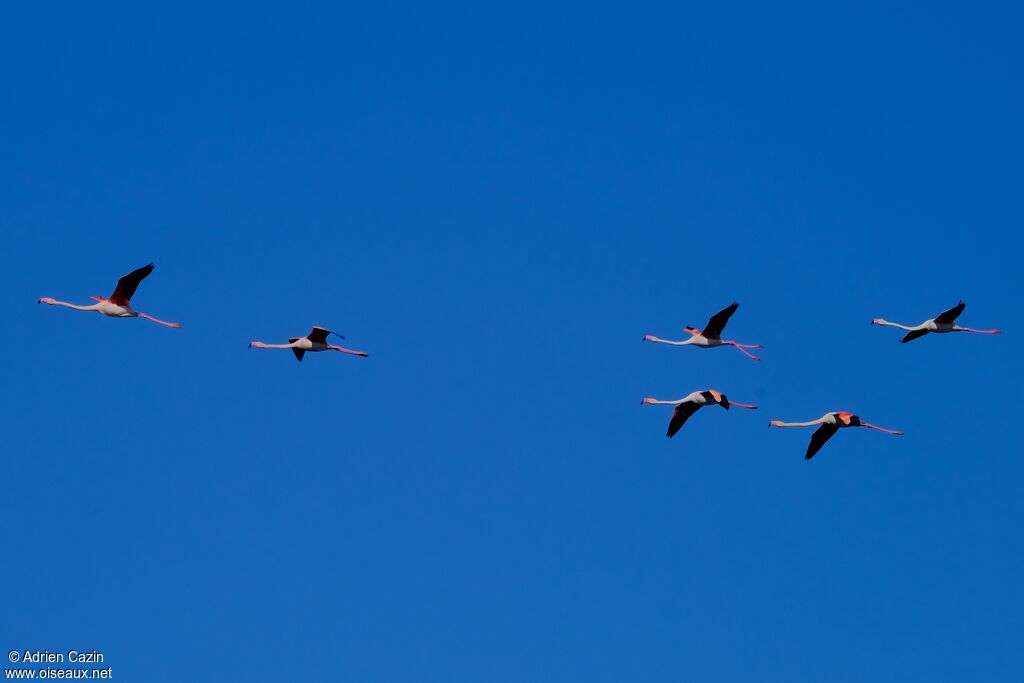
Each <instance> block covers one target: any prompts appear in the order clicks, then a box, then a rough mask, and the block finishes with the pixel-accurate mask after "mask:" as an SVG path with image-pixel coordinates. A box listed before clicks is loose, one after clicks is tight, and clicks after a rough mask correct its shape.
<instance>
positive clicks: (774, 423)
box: [768, 420, 782, 427]
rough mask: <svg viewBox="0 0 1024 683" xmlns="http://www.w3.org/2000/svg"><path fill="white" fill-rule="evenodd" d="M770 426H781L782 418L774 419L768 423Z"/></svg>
mask: <svg viewBox="0 0 1024 683" xmlns="http://www.w3.org/2000/svg"><path fill="white" fill-rule="evenodd" d="M768 426H769V427H781V426H782V420H772V421H771V422H769V423H768Z"/></svg>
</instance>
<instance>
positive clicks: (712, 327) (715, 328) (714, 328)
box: [701, 302, 740, 339]
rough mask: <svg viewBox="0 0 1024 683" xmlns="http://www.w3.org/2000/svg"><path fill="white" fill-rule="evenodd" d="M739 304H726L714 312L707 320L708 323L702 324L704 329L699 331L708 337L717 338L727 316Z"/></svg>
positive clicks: (734, 310)
mask: <svg viewBox="0 0 1024 683" xmlns="http://www.w3.org/2000/svg"><path fill="white" fill-rule="evenodd" d="M739 307H740V305H739V304H738V303H736V302H733V303H732V304H731V305H729V306H726V307H725V308H723V309H722V310H720V311H719V312H718V313H715V314H714V315H713V316H711V318H710V319H709V320H708V324H707V325H705V326H704V330H703V331H702V332H701V334H703V335H704V336H705V337H706V338H708V339H719V338H720V337H721V335H722V330H724V329H725V324H726V323H727V322H729V318H730V317H731V316H732V314H733V313H735V312H736V309H737V308H739Z"/></svg>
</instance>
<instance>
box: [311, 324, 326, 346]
mask: <svg viewBox="0 0 1024 683" xmlns="http://www.w3.org/2000/svg"><path fill="white" fill-rule="evenodd" d="M330 333H331V331H330V330H325V329H324V328H322V327H314V328H313V331H312V332H310V333H309V334H307V335H306V339H308V340H309V341H311V342H313V343H314V344H326V343H327V335H329V334H330Z"/></svg>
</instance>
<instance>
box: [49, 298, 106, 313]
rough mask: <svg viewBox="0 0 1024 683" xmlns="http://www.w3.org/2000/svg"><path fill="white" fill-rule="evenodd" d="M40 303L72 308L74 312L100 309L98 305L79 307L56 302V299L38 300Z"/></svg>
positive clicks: (64, 302) (65, 302)
mask: <svg viewBox="0 0 1024 683" xmlns="http://www.w3.org/2000/svg"><path fill="white" fill-rule="evenodd" d="M40 303H44V304H50V305H51V306H65V307H66V308H73V309H75V310H76V311H95V310H97V309H98V308H99V307H100V305H99V304H92V305H91V306H79V305H78V304H69V303H68V302H67V301H57V300H56V299H40Z"/></svg>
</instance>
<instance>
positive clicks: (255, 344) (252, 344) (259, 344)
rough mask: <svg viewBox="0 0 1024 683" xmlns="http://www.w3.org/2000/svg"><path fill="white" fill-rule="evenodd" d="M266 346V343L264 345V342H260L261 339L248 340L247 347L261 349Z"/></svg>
mask: <svg viewBox="0 0 1024 683" xmlns="http://www.w3.org/2000/svg"><path fill="white" fill-rule="evenodd" d="M266 346H267V345H266V344H264V343H263V342H261V341H254V342H249V348H250V349H251V348H254V347H255V348H257V349H262V348H265V347H266Z"/></svg>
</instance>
